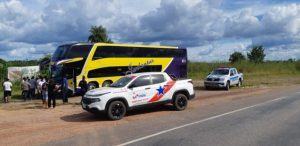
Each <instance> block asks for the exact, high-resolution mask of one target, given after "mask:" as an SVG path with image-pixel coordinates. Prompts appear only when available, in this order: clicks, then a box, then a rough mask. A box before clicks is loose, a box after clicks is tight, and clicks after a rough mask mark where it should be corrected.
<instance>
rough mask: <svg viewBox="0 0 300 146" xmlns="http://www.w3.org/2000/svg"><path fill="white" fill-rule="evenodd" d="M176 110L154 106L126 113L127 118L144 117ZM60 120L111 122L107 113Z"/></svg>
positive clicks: (83, 114) (80, 114)
mask: <svg viewBox="0 0 300 146" xmlns="http://www.w3.org/2000/svg"><path fill="white" fill-rule="evenodd" d="M172 110H174V108H173V106H172V105H169V104H168V105H153V106H147V107H144V108H138V109H133V110H130V111H128V112H127V113H126V116H125V117H128V116H134V115H141V116H142V115H143V114H147V113H154V112H162V111H172ZM60 119H62V120H64V121H66V122H98V121H109V119H108V118H107V116H106V113H99V114H97V115H96V114H91V113H88V112H81V113H78V114H72V115H66V116H62V117H60Z"/></svg>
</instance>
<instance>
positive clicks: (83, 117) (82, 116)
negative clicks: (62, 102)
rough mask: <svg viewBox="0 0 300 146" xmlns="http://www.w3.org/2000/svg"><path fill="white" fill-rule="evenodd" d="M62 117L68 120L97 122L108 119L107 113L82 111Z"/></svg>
mask: <svg viewBox="0 0 300 146" xmlns="http://www.w3.org/2000/svg"><path fill="white" fill-rule="evenodd" d="M60 119H62V120H64V121H66V122H97V121H99V120H100V121H107V120H108V119H107V118H106V115H105V114H98V115H95V114H91V113H88V112H82V113H78V114H72V115H66V116H62V117H61V118H60Z"/></svg>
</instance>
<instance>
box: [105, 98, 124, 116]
mask: <svg viewBox="0 0 300 146" xmlns="http://www.w3.org/2000/svg"><path fill="white" fill-rule="evenodd" d="M125 114H126V106H125V104H124V103H123V102H122V101H113V102H111V103H110V104H109V106H108V109H107V116H108V118H109V119H111V120H120V119H122V118H123V117H124V116H125Z"/></svg>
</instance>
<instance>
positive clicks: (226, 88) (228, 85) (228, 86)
mask: <svg viewBox="0 0 300 146" xmlns="http://www.w3.org/2000/svg"><path fill="white" fill-rule="evenodd" d="M229 89H230V82H229V81H227V83H226V87H225V90H227V91H228V90H229Z"/></svg>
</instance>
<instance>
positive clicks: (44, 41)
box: [0, 0, 300, 61]
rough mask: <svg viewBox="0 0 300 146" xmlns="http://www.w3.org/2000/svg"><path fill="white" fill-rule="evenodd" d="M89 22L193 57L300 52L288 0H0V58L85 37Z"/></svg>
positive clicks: (298, 27)
mask: <svg viewBox="0 0 300 146" xmlns="http://www.w3.org/2000/svg"><path fill="white" fill-rule="evenodd" d="M92 25H103V26H105V27H106V28H107V29H108V32H109V35H110V37H112V38H113V40H114V41H116V42H121V43H128V42H129V43H144V44H153V43H156V44H162V45H175V46H176V45H177V46H184V47H188V48H189V50H188V51H189V54H192V55H191V58H193V59H194V60H197V61H211V60H227V58H228V56H229V55H228V54H230V53H232V51H243V52H245V51H246V50H247V49H248V48H249V47H250V46H251V45H256V44H262V45H264V46H265V47H266V52H267V53H269V54H267V58H268V59H272V58H273V59H277V58H278V57H276V55H274V54H276V53H278V54H283V55H282V56H284V58H289V56H288V55H285V54H289V55H291V53H295V54H296V55H292V57H295V58H300V55H299V53H298V52H297V49H298V47H299V44H300V42H299V40H300V4H299V3H297V2H295V1H294V0H289V1H286V2H281V1H271V0H267V1H262V0H254V1H251V2H250V1H249V2H248V1H247V2H246V1H242V0H237V1H229V0H199V1H194V0H183V1H181V0H156V1H145V2H144V1H139V0H130V1H129V0H113V1H109V0H89V1H85V0H74V1H60V0H53V1H45V0H30V1H20V0H7V1H1V2H0V34H1V35H0V57H4V58H6V59H14V58H25V59H26V58H38V57H39V56H42V54H44V53H45V52H46V53H49V52H53V50H54V49H55V47H56V46H57V44H62V43H65V42H73V41H86V40H87V37H88V35H89V32H88V30H89V28H90V26H92ZM49 44H50V45H49ZM41 48H43V49H41ZM45 49H46V50H45ZM18 50H19V51H18ZM274 50H276V51H274ZM19 52H23V54H26V55H27V54H28V57H24V56H20V57H17V56H18V53H19ZM284 52H288V53H284ZM5 53H6V54H8V56H9V57H7V55H4V54H5ZM1 54H2V55H1ZM195 54H196V55H195ZM277 56H280V55H277ZM195 57H196V58H195Z"/></svg>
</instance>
